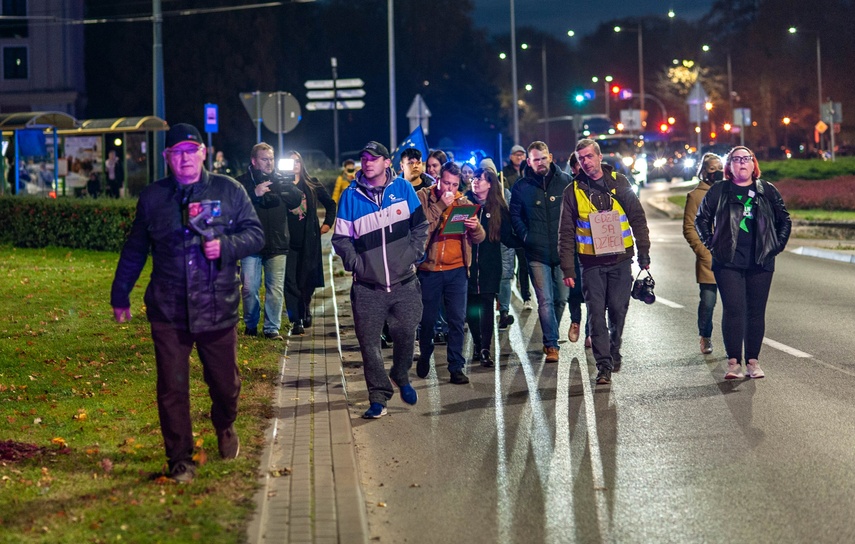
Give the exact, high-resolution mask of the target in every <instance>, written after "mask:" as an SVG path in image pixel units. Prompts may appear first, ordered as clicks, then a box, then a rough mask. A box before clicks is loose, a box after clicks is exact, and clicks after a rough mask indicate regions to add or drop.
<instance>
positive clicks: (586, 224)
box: [558, 138, 650, 384]
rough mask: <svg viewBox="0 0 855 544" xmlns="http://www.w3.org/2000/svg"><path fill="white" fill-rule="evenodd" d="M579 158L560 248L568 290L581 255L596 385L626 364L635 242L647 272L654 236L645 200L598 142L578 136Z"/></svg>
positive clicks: (565, 209)
mask: <svg viewBox="0 0 855 544" xmlns="http://www.w3.org/2000/svg"><path fill="white" fill-rule="evenodd" d="M576 158H577V159H579V165H580V172H579V174H578V175H577V176H576V177H575V179H574V180H573V183H572V185H569V186H568V187H567V188H566V189H565V190H564V196H563V200H562V204H561V222H560V224H559V227H558V252H559V255H560V257H561V270H562V271H563V272H564V284H565V285H567V286H568V287H570V288H572V287H573V286H574V285H575V284H576V265H575V262H574V258H575V255H576V253H578V254H579V262H580V265H581V270H582V280H583V281H582V294H583V296H584V297H585V303H586V305H587V307H588V318H589V323H590V326H591V330H590V333H591V348H592V349H593V352H594V359H596V361H597V383H598V384H608V383H611V379H612V372H618V371H619V370H620V367H621V362H622V361H621V353H620V347H621V341H622V339H621V337H622V335H623V326H624V322H625V321H626V312H627V310H628V309H629V297H630V291H631V289H632V269H631V266H630V265H631V263H632V257H633V255H635V245H637V246H638V265H639V266H640V267H641V268H642V269H645V270H646V269H648V268H649V267H650V236H649V232H648V229H647V218H646V216H645V215H644V209H643V208H642V207H641V202H640V201H639V200H638V197H637V196H635V193H633V192H632V189H631V188H630V185H629V182H628V180H627V179H626V177H625V176H624V175H623V174H621V173H619V172H615V171H614V170H613V169H612V167H611V166H609V165H608V164H603V163H602V158H603V155H602V153H601V152H600V146H599V144H598V143H597V142H596V141H595V140H591V139H587V138H586V139H583V140H580V141H579V143H578V144H576ZM633 237H635V244H633ZM606 312H608V323H607V322H606Z"/></svg>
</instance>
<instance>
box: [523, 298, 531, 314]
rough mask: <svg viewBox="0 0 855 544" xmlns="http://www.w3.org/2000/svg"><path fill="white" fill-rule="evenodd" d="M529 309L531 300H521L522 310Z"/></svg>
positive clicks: (528, 310) (527, 310) (526, 310)
mask: <svg viewBox="0 0 855 544" xmlns="http://www.w3.org/2000/svg"><path fill="white" fill-rule="evenodd" d="M531 309H532V307H531V301H530V300H526V301H525V302H523V311H524V312H530V311H531Z"/></svg>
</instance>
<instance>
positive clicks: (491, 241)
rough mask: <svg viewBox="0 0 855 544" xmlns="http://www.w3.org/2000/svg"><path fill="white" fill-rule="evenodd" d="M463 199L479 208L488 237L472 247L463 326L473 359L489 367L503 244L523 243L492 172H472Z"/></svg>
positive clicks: (496, 177) (492, 363) (499, 185)
mask: <svg viewBox="0 0 855 544" xmlns="http://www.w3.org/2000/svg"><path fill="white" fill-rule="evenodd" d="M466 197H467V198H468V199H469V200H470V201H471V202H475V203H477V204H480V205H481V207H480V208H479V210H478V221H479V222H480V223H481V226H482V227H484V231H485V232H486V233H487V237H486V238H485V239H484V241H483V242H481V243H480V244H477V245H473V246H472V264H471V265H470V266H469V289H468V294H467V307H466V322H467V323H468V324H469V333H470V334H471V335H472V343H473V345H474V348H473V350H472V353H473V359H474V360H476V361H481V365H483V366H486V367H491V366H493V365H494V362H493V357H492V356H491V355H490V346H492V345H493V331H494V326H495V321H496V300H497V295H498V293H499V284H500V283H501V279H502V244H504V245H505V246H507V247H510V248H516V247H522V240H520V239H519V238H518V237H517V236H516V235H515V234H514V232H513V229H512V227H511V214H510V211H509V210H508V204H507V202H505V197H504V196H503V194H502V183H501V182H500V181H499V176H498V175H497V174H496V172H495V171H494V170H491V169H489V168H488V169H481V168H479V169H478V170H475V176H474V177H473V178H472V189H471V190H470V191H469V192H468V193H466Z"/></svg>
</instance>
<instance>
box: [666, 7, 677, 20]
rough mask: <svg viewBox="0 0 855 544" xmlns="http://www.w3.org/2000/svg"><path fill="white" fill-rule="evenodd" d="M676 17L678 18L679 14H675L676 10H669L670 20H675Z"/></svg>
mask: <svg viewBox="0 0 855 544" xmlns="http://www.w3.org/2000/svg"><path fill="white" fill-rule="evenodd" d="M676 16H677V14H676V13H674V10H673V9H669V10H668V17H669V18H670V19H673V18H674V17H676Z"/></svg>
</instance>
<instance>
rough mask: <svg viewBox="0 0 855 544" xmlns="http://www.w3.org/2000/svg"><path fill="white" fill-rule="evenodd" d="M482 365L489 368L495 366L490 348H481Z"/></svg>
mask: <svg viewBox="0 0 855 544" xmlns="http://www.w3.org/2000/svg"><path fill="white" fill-rule="evenodd" d="M481 366H485V367H487V368H493V366H495V363H494V362H493V358H492V357H490V350H489V349H482V350H481Z"/></svg>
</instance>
